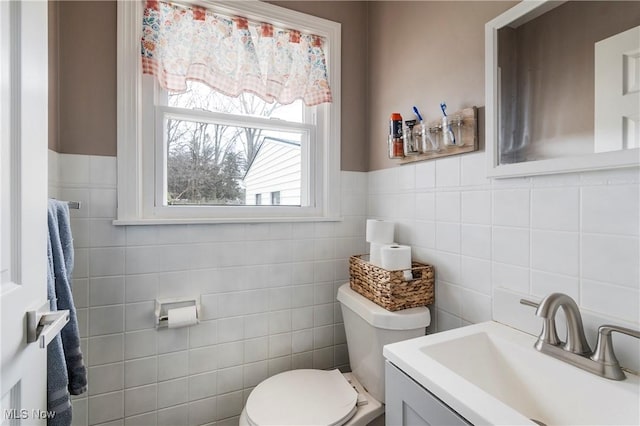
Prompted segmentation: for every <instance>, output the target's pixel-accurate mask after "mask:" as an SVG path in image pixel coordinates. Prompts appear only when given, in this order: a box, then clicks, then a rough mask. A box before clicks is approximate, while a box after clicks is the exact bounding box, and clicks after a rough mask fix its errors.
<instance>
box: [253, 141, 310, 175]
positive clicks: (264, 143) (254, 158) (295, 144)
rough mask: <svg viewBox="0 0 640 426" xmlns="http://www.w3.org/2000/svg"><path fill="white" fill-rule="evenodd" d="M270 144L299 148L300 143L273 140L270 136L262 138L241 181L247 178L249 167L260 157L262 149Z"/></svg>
mask: <svg viewBox="0 0 640 426" xmlns="http://www.w3.org/2000/svg"><path fill="white" fill-rule="evenodd" d="M270 143H278V144H284V145H292V146H294V147H298V148H299V147H300V142H299V141H292V140H289V139H280V138H273V137H271V136H268V137H265V138H263V139H262V142H261V143H260V146H259V147H258V150H257V151H256V155H254V156H253V158H252V159H251V163H249V166H248V167H247V171H246V172H245V173H244V176H243V177H242V180H245V179H246V178H247V175H248V174H249V172H250V171H251V167H252V166H253V164H254V163H255V161H256V158H258V156H259V155H260V152H261V151H262V147H264V146H265V145H267V144H270Z"/></svg>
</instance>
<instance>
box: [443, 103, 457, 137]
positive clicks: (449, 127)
mask: <svg viewBox="0 0 640 426" xmlns="http://www.w3.org/2000/svg"><path fill="white" fill-rule="evenodd" d="M440 109H441V110H442V115H443V116H444V117H446V116H447V104H446V103H445V102H440ZM447 133H448V134H449V137H450V138H451V144H452V145H455V144H456V135H454V134H453V129H451V124H448V125H447Z"/></svg>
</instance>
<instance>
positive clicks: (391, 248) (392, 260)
mask: <svg viewBox="0 0 640 426" xmlns="http://www.w3.org/2000/svg"><path fill="white" fill-rule="evenodd" d="M380 258H381V263H382V268H384V269H386V270H387V271H400V270H401V271H404V279H405V280H407V281H408V280H411V279H413V274H412V273H411V247H410V246H403V245H400V244H389V245H385V246H383V247H382V249H381V250H380Z"/></svg>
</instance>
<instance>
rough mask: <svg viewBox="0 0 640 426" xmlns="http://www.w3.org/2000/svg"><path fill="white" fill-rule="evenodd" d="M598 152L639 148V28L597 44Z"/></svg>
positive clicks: (596, 150)
mask: <svg viewBox="0 0 640 426" xmlns="http://www.w3.org/2000/svg"><path fill="white" fill-rule="evenodd" d="M594 118H595V135H594V136H595V152H607V151H618V150H621V149H632V148H640V27H635V28H631V29H630V30H627V31H624V32H621V33H620V34H616V35H614V36H612V37H609V38H607V39H604V40H602V41H599V42H597V43H596V44H595V117H594Z"/></svg>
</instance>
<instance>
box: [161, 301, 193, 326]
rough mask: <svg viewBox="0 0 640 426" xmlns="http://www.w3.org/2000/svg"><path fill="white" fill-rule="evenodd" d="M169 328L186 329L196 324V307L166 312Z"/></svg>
mask: <svg viewBox="0 0 640 426" xmlns="http://www.w3.org/2000/svg"><path fill="white" fill-rule="evenodd" d="M167 317H168V318H167V319H168V326H169V328H178V327H187V326H189V325H194V324H197V323H198V315H197V311H196V307H195V305H194V306H186V307H184V308H175V309H169V311H168V312H167Z"/></svg>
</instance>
